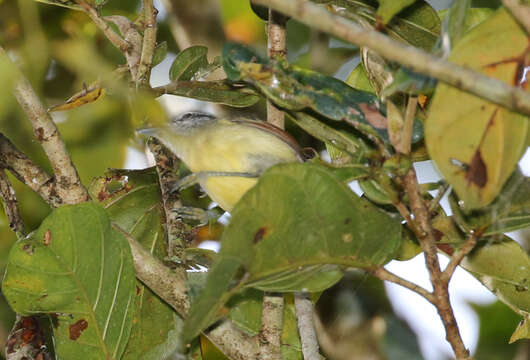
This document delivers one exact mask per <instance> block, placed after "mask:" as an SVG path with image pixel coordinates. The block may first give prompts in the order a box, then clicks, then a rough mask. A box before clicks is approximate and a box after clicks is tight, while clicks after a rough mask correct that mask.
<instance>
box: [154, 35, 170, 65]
mask: <svg viewBox="0 0 530 360" xmlns="http://www.w3.org/2000/svg"><path fill="white" fill-rule="evenodd" d="M166 55H167V42H166V41H162V42H161V43H158V44H156V47H155V52H154V53H153V64H152V65H153V66H156V65H158V64H160V63H161V62H162V60H164V59H165V58H166Z"/></svg>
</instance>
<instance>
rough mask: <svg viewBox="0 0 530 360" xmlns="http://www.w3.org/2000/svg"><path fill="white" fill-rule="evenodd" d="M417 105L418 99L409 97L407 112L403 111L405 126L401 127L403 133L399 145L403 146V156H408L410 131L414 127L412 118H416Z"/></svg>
mask: <svg viewBox="0 0 530 360" xmlns="http://www.w3.org/2000/svg"><path fill="white" fill-rule="evenodd" d="M417 105H418V97H416V96H409V101H408V102H407V110H406V111H405V124H404V125H403V132H402V133H401V144H402V146H403V154H405V155H408V154H410V145H411V139H412V129H413V125H414V117H415V116H416V106H417Z"/></svg>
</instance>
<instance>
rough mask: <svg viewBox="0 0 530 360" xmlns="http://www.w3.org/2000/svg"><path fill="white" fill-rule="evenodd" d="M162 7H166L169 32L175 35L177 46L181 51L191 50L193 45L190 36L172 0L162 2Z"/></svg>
mask: <svg viewBox="0 0 530 360" xmlns="http://www.w3.org/2000/svg"><path fill="white" fill-rule="evenodd" d="M162 5H163V6H164V9H166V13H167V18H168V22H169V30H170V31H171V35H173V38H174V39H175V42H176V43H177V46H178V47H179V49H180V50H183V49H186V48H189V47H190V46H191V45H192V43H191V39H190V35H189V34H188V31H187V30H186V28H185V27H184V25H183V24H182V22H181V21H180V19H179V17H178V14H177V13H176V12H175V9H174V8H173V4H172V3H171V0H162Z"/></svg>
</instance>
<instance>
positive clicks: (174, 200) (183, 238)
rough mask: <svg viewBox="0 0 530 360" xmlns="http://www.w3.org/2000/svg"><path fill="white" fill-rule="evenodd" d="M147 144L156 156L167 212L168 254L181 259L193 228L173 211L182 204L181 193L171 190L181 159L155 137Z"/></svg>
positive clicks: (157, 170)
mask: <svg viewBox="0 0 530 360" xmlns="http://www.w3.org/2000/svg"><path fill="white" fill-rule="evenodd" d="M147 146H148V147H149V150H150V151H151V153H152V154H153V156H154V157H155V161H156V172H157V173H158V181H159V183H160V190H161V192H162V203H163V204H164V212H165V214H166V232H167V237H168V256H169V257H170V258H174V257H175V258H177V259H180V260H181V259H182V255H183V253H184V249H185V248H186V242H188V241H189V242H191V240H192V239H191V238H190V236H191V235H190V233H191V228H190V227H189V226H188V225H187V224H186V223H184V222H183V221H181V220H180V219H178V216H177V213H176V212H174V211H173V209H176V208H178V207H181V206H182V204H181V202H180V197H179V193H178V192H172V191H171V190H172V187H173V185H174V184H175V182H176V181H177V180H178V176H177V174H176V173H175V169H177V168H178V164H180V160H179V159H178V158H177V157H176V156H175V155H174V154H173V153H172V152H171V151H169V150H168V149H167V148H166V147H164V146H163V145H162V144H161V143H160V141H158V140H157V139H155V138H152V137H151V138H149V140H148V142H147Z"/></svg>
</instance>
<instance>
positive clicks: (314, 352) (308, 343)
mask: <svg viewBox="0 0 530 360" xmlns="http://www.w3.org/2000/svg"><path fill="white" fill-rule="evenodd" d="M294 306H295V308H296V318H297V321H298V333H299V334H300V340H301V342H302V354H303V356H304V360H320V359H322V356H321V355H320V350H319V346H318V339H317V333H316V331H315V324H314V323H313V315H314V310H313V303H312V302H311V299H310V298H309V295H308V294H307V293H295V294H294Z"/></svg>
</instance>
